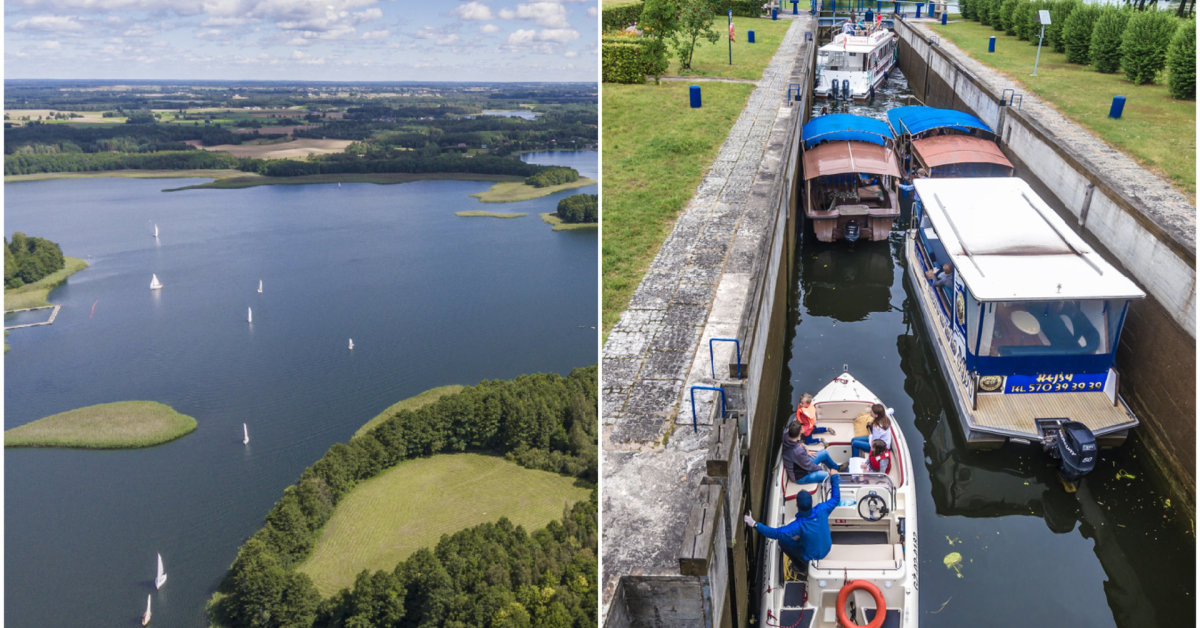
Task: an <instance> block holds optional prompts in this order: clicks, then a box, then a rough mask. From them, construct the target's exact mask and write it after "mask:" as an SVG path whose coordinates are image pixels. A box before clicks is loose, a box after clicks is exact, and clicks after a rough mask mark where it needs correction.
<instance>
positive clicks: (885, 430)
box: [850, 403, 892, 457]
mask: <svg viewBox="0 0 1200 628" xmlns="http://www.w3.org/2000/svg"><path fill="white" fill-rule="evenodd" d="M891 414H892V411H891V409H890V408H884V407H883V404H880V403H877V404H875V405H873V406H871V417H872V418H871V424H870V426H869V427H870V429H871V434H870V436H856V437H854V438H853V439H851V440H850V450H851V452H852V454H853V455H854V456H855V457H861V456H862V454H865V453H867V452H868V451H870V450H871V441H876V440H881V441H883V442H884V444H886V445H887V448H888V449H891V448H892V420H891ZM859 452H862V453H859Z"/></svg>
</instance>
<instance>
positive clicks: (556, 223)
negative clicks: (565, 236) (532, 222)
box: [538, 212, 600, 231]
mask: <svg viewBox="0 0 1200 628" xmlns="http://www.w3.org/2000/svg"><path fill="white" fill-rule="evenodd" d="M538 216H541V217H542V222H544V223H546V224H548V225H553V227H552V228H551V231H575V230H578V229H596V228H597V227H599V226H600V223H596V222H563V221H562V218H559V217H558V214H557V213H555V212H546V213H544V214H538Z"/></svg>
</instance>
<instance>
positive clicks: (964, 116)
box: [887, 107, 992, 135]
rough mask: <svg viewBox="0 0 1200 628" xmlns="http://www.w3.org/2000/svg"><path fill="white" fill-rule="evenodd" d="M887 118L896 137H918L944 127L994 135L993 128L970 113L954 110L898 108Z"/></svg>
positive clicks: (890, 112) (891, 110) (889, 113)
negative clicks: (973, 130)
mask: <svg viewBox="0 0 1200 628" xmlns="http://www.w3.org/2000/svg"><path fill="white" fill-rule="evenodd" d="M887 117H888V122H889V123H891V125H892V130H893V131H894V132H895V133H896V135H904V134H905V133H909V134H912V135H918V134H920V133H924V132H925V131H928V130H930V129H940V128H944V127H950V128H954V129H957V130H959V131H962V132H963V133H967V132H969V131H970V130H971V129H980V130H982V131H987V132H988V133H992V128H991V127H989V126H988V125H987V124H986V123H985V122H984V121H983V120H980V119H979V118H977V117H975V116H973V115H971V114H969V113H966V112H963V111H956V110H954V109H938V108H937V107H896V108H895V109H889V110H888V112H887Z"/></svg>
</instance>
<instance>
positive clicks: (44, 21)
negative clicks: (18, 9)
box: [10, 15, 83, 33]
mask: <svg viewBox="0 0 1200 628" xmlns="http://www.w3.org/2000/svg"><path fill="white" fill-rule="evenodd" d="M10 28H11V29H12V30H14V31H44V32H47V33H69V32H78V31H82V30H83V24H80V23H79V20H78V19H76V18H74V17H69V16H65V15H37V16H34V17H31V18H29V19H27V20H21V21H20V22H17V23H16V24H13V25H12V26H11V27H10Z"/></svg>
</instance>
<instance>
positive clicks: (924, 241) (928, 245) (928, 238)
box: [920, 212, 950, 268]
mask: <svg viewBox="0 0 1200 628" xmlns="http://www.w3.org/2000/svg"><path fill="white" fill-rule="evenodd" d="M920 241H921V246H922V247H923V248H924V249H925V253H926V254H928V255H929V267H930V268H939V267H941V265H942V264H944V263H946V262H948V261H950V255H949V254H948V253H946V247H944V246H942V241H941V239H940V238H938V234H937V231H934V230H933V223H931V222H930V221H929V216H927V215H925V213H924V212H922V213H921V236H920Z"/></svg>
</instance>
